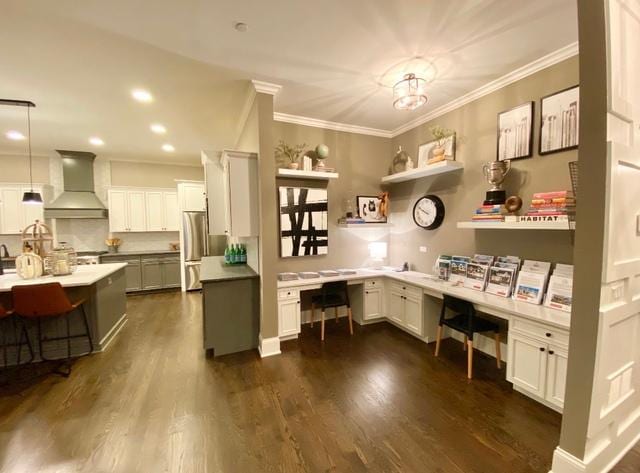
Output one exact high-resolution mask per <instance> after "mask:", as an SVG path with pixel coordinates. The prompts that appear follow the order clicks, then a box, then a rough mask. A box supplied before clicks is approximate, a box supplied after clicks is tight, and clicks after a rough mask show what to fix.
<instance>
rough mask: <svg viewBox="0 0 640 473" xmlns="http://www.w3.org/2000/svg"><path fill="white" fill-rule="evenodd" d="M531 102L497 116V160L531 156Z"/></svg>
mask: <svg viewBox="0 0 640 473" xmlns="http://www.w3.org/2000/svg"><path fill="white" fill-rule="evenodd" d="M533 106H534V105H533V102H527V103H525V104H522V105H518V106H517V107H514V108H512V109H511V110H507V111H505V112H501V113H499V114H498V160H499V161H505V160H507V159H520V158H530V157H531V156H533Z"/></svg>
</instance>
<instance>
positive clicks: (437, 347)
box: [436, 325, 442, 356]
mask: <svg viewBox="0 0 640 473" xmlns="http://www.w3.org/2000/svg"><path fill="white" fill-rule="evenodd" d="M440 340H442V325H438V334H437V335H436V356H438V355H439V354H440Z"/></svg>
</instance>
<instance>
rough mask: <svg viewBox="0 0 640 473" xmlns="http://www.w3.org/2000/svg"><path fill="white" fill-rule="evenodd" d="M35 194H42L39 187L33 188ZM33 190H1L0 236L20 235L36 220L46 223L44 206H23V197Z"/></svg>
mask: <svg viewBox="0 0 640 473" xmlns="http://www.w3.org/2000/svg"><path fill="white" fill-rule="evenodd" d="M33 190H34V192H40V193H41V194H42V189H40V188H39V187H35V186H34V188H33ZM25 191H31V188H30V187H29V188H24V187H21V186H20V187H18V186H16V187H2V188H0V234H4V235H11V234H20V233H22V231H23V230H24V229H25V228H26V227H27V226H28V225H31V224H32V223H34V222H35V221H36V220H40V221H41V222H42V221H44V206H43V205H34V204H23V203H22V195H23V193H24V192H25Z"/></svg>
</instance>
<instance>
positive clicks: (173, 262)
mask: <svg viewBox="0 0 640 473" xmlns="http://www.w3.org/2000/svg"><path fill="white" fill-rule="evenodd" d="M101 262H102V263H127V266H126V268H125V275H126V288H127V292H138V291H153V290H158V289H170V288H179V287H180V258H178V257H176V255H175V254H169V255H162V254H157V255H156V254H154V255H142V256H137V255H126V256H125V255H104V256H102V257H101Z"/></svg>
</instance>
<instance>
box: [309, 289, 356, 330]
mask: <svg viewBox="0 0 640 473" xmlns="http://www.w3.org/2000/svg"><path fill="white" fill-rule="evenodd" d="M316 306H318V307H320V310H322V315H321V324H322V325H321V329H320V340H322V341H324V312H325V310H326V309H329V308H330V307H333V308H334V310H335V315H336V323H338V307H342V306H346V307H347V315H348V316H349V333H350V334H351V335H353V320H352V317H351V304H350V303H349V290H348V288H347V281H336V282H326V283H324V284H323V285H322V293H321V294H318V295H317V296H313V297H312V298H311V326H312V327H313V319H314V317H315V311H316Z"/></svg>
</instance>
